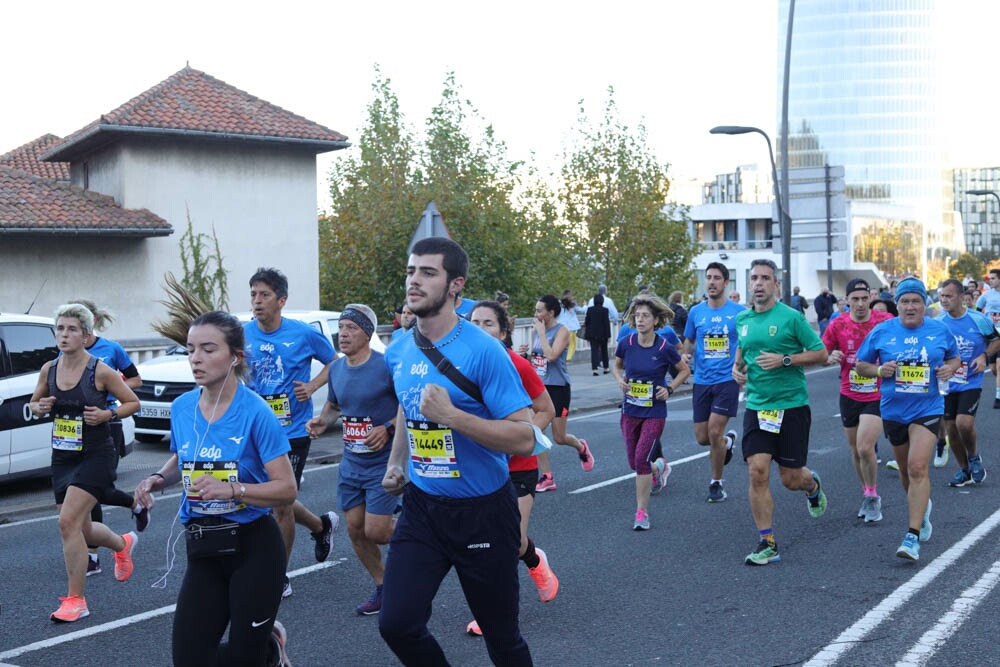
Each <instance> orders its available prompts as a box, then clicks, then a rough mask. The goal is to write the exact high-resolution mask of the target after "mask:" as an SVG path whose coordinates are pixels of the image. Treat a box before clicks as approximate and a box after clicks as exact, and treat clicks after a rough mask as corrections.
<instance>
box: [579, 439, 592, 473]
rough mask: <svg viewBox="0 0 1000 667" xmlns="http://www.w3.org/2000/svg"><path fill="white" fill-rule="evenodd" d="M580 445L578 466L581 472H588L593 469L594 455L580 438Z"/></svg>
mask: <svg viewBox="0 0 1000 667" xmlns="http://www.w3.org/2000/svg"><path fill="white" fill-rule="evenodd" d="M580 444H581V445H583V449H582V450H581V451H580V465H581V466H582V467H583V472H590V471H591V470H593V469H594V455H593V454H591V453H590V446H589V445H587V441H586V440H584V439H583V438H580Z"/></svg>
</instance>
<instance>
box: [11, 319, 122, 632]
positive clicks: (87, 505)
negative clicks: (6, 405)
mask: <svg viewBox="0 0 1000 667" xmlns="http://www.w3.org/2000/svg"><path fill="white" fill-rule="evenodd" d="M55 319H56V344H57V346H58V347H59V351H60V352H61V353H62V356H61V357H59V358H58V359H55V360H53V361H50V362H47V363H46V364H45V365H44V366H42V370H41V372H40V373H39V374H38V384H37V385H36V387H35V392H34V394H32V396H31V402H30V403H29V408H30V410H31V412H32V414H34V415H35V416H36V417H42V416H44V415H48V414H52V416H53V422H52V489H53V491H54V492H55V497H56V507H57V509H58V510H59V532H60V534H61V536H62V546H63V557H64V559H65V561H66V574H67V576H68V578H69V592H68V593H67V594H66V597H61V598H60V600H61V601H62V603H61V604H60V606H59V609H57V610H56V611H54V612H52V614H51V616H50V618H51V619H52V620H53V621H57V622H63V623H70V622H72V621H76V620H79V619H81V618H83V617H84V616H88V615H89V614H90V611H89V610H88V609H87V602H86V600H85V599H84V596H83V591H84V586H85V582H86V575H87V560H88V558H87V545H88V544H91V545H94V546H102V547H107V548H108V549H111V550H112V551H114V552H115V579H117V580H118V581H125V580H126V579H128V578H129V577H130V576H131V574H132V547H133V546H134V545H135V541H136V536H135V533H127V534H125V535H116V534H115V533H114V532H112V531H111V529H109V528H108V527H107V526H105V525H104V524H102V523H98V522H94V521H92V520H91V518H90V511H91V510H92V509H93V508H94V506H95V505H96V504H97V503H100V502H104V501H105V500H106V499H107V498H108V497H109V496H110V495H111V494H112V493H113V492H114V491H115V478H116V474H115V468H116V466H117V460H118V452H117V451H115V446H114V443H113V441H112V438H111V430H110V428H109V426H108V422H111V421H114V420H118V419H120V418H123V417H128V416H130V415H133V414H135V413H136V412H138V410H139V399H138V398H136V396H135V394H134V393H133V392H132V390H131V389H129V388H128V386H127V385H126V384H125V381H124V380H123V379H122V376H121V375H120V374H119V373H117V372H116V371H114V370H112V369H111V368H110V367H109V366H107V365H106V364H104V363H102V362H100V361H98V360H97V359H96V357H93V356H91V355H90V354H89V353H88V352H87V350H86V348H85V347H84V343H85V342H86V340H87V337H88V335H89V334H90V333H91V332H92V331H93V329H94V316H93V314H92V313H91V312H90V310H88V309H87V308H86V307H85V306H82V305H80V304H78V303H72V304H66V305H63V306H60V307H59V308H58V309H57V310H56V315H55ZM109 393H110V394H111V395H112V396H114V397H115V398H116V399H118V402H119V403H120V405H119V406H118V407H117V408H116V409H111V410H109V409H108V408H107V395H108V394H109Z"/></svg>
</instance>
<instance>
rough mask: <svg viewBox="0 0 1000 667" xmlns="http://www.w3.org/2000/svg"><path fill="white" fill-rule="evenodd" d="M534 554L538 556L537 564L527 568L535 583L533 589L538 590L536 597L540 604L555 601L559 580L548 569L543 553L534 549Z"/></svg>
mask: <svg viewBox="0 0 1000 667" xmlns="http://www.w3.org/2000/svg"><path fill="white" fill-rule="evenodd" d="M535 553H536V554H538V561H539V562H538V565H537V566H536V567H529V568H528V574H530V575H531V580H532V581H534V582H535V587H536V588H538V597H539V598H541V600H542V602H551V601H552V600H554V599H555V597H556V593H558V592H559V579H557V578H556V573H555V572H553V571H552V568H551V567H549V559H548V557H547V556H546V555H545V552H544V551H542V550H541V549H539V548H538V547H535Z"/></svg>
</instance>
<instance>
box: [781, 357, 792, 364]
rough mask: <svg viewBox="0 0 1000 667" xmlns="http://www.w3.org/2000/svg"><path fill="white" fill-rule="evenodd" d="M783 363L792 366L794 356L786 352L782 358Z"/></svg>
mask: <svg viewBox="0 0 1000 667" xmlns="http://www.w3.org/2000/svg"><path fill="white" fill-rule="evenodd" d="M781 365H782V366H791V365H792V358H791V357H790V356H788V355H787V354H786V355H785V356H783V357H782V358H781Z"/></svg>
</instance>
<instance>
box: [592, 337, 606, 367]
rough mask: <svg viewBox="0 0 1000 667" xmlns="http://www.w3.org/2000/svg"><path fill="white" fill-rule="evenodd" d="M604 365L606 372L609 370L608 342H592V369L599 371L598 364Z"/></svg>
mask: <svg viewBox="0 0 1000 667" xmlns="http://www.w3.org/2000/svg"><path fill="white" fill-rule="evenodd" d="M602 363H603V364H604V370H608V341H607V340H592V341H590V367H591V368H592V369H594V370H595V371H596V370H597V366H598V364H602Z"/></svg>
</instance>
